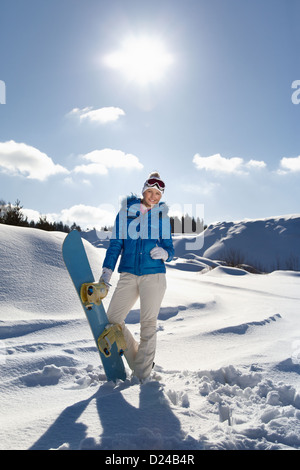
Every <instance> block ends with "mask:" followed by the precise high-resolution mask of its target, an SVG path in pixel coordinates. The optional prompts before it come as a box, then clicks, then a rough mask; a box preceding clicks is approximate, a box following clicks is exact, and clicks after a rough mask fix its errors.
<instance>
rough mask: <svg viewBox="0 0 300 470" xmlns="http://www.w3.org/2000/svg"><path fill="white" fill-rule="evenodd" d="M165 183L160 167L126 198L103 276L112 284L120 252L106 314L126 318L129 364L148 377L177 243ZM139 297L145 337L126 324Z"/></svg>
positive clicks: (116, 320) (113, 321)
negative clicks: (137, 336)
mask: <svg viewBox="0 0 300 470" xmlns="http://www.w3.org/2000/svg"><path fill="white" fill-rule="evenodd" d="M164 189H165V184H164V182H163V181H162V180H161V178H160V175H159V174H158V173H151V174H150V176H149V178H148V179H147V180H146V181H145V184H144V187H143V190H142V199H140V198H138V197H136V196H131V197H128V198H126V200H125V201H124V202H123V204H122V207H121V210H120V211H119V213H118V215H117V218H116V222H115V226H114V231H113V234H112V237H111V240H110V245H109V247H108V249H107V252H106V256H105V259H104V262H103V271H102V275H101V278H100V280H101V281H103V282H105V283H106V284H107V285H109V281H110V278H111V275H112V272H113V270H114V269H115V266H116V263H117V260H118V257H119V255H120V254H121V259H120V263H119V268H118V272H119V273H120V279H119V282H118V284H117V287H116V289H115V292H114V294H113V296H112V299H111V302H110V305H109V308H108V311H107V317H108V320H109V322H110V323H111V324H116V323H118V324H121V326H122V330H123V334H124V337H125V340H126V343H127V349H126V351H125V352H124V355H125V357H126V360H127V362H128V365H129V367H130V368H131V369H132V370H133V374H134V375H135V376H137V377H138V378H139V379H140V381H143V380H144V379H146V378H147V377H149V375H150V373H151V370H152V367H153V360H154V356H155V350H156V324H157V316H158V313H159V309H160V306H161V302H162V300H163V297H164V294H165V291H166V275H165V273H166V268H165V264H164V262H165V261H171V260H172V259H173V256H174V248H173V242H172V237H171V227H170V220H169V217H168V209H167V206H166V204H165V203H163V202H160V200H161V197H162V194H163V193H164ZM138 298H140V342H139V343H138V342H137V341H136V340H135V339H134V338H133V336H132V334H131V332H130V331H129V329H128V328H127V327H126V325H125V323H124V322H125V318H126V316H127V315H128V313H129V311H130V310H131V308H132V307H133V305H134V304H135V302H136V301H137V299H138Z"/></svg>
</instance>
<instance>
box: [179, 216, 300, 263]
mask: <svg viewBox="0 0 300 470" xmlns="http://www.w3.org/2000/svg"><path fill="white" fill-rule="evenodd" d="M187 243H188V244H189V245H190V247H189V248H188V249H187ZM174 244H175V253H176V256H177V257H179V258H187V253H188V254H189V256H194V258H195V255H196V260H197V257H198V260H199V257H204V258H208V259H210V260H221V261H223V262H226V263H229V264H233V265H248V266H249V267H252V268H254V269H255V270H257V271H260V272H271V271H274V270H278V269H281V270H298V271H299V270H300V216H299V215H290V216H285V217H273V218H267V219H260V220H246V221H241V222H220V223H216V224H212V225H210V226H209V227H208V228H207V229H206V230H205V231H204V232H203V233H202V234H200V235H197V236H196V237H181V236H178V237H177V239H175V243H174ZM200 261H201V260H200Z"/></svg>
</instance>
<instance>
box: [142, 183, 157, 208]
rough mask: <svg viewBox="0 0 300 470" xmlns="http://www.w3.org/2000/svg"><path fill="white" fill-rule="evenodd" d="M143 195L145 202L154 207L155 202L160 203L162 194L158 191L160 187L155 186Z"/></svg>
mask: <svg viewBox="0 0 300 470" xmlns="http://www.w3.org/2000/svg"><path fill="white" fill-rule="evenodd" d="M143 196H144V197H143V203H144V204H145V206H146V207H152V206H155V204H158V203H159V201H160V199H161V196H162V194H161V192H160V191H158V189H156V188H155V187H154V188H149V189H146V191H145V192H144V195H143Z"/></svg>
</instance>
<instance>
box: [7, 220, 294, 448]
mask: <svg viewBox="0 0 300 470" xmlns="http://www.w3.org/2000/svg"><path fill="white" fill-rule="evenodd" d="M268 220H269V225H268V226H267V228H266V222H264V223H261V221H257V223H254V221H252V225H251V227H252V233H251V240H255V243H256V246H259V247H260V248H261V245H262V244H263V245H264V249H263V250H262V248H261V250H260V253H261V254H260V255H259V256H260V261H261V265H263V263H265V261H266V260H267V259H268V260H269V259H271V258H272V257H273V259H274V266H276V263H277V262H278V260H279V259H282V260H283V259H286V257H287V254H288V255H289V253H291V254H292V255H293V259H294V260H295V259H296V256H298V254H299V246H300V243H299V242H300V222H299V221H300V219H299V217H296V216H293V217H286V218H284V217H282V218H280V223H279V222H278V221H277V219H272V220H271V219H268ZM225 225H226V224H223V227H225ZM242 226H243V227H245V226H246V225H245V223H244V225H242V223H240V224H228V225H226V227H227V229H226V227H225V230H223V234H225V235H224V237H223V238H222V236H221V233H222V232H220V231H219V228H220V224H219V225H218V224H217V225H216V226H215V231H214V227H210V228H209V230H208V232H207V237H208V239H207V241H205V243H208V245H207V246H208V248H205V249H204V250H202V251H197V252H196V251H195V252H194V253H193V252H192V251H191V250H188V251H189V253H187V252H186V251H185V250H184V242H186V240H185V241H184V240H179V239H177V240H176V242H175V244H176V246H177V256H178V258H177V259H176V260H174V261H173V262H172V263H171V265H170V267H169V268H168V270H167V282H168V290H167V293H166V295H165V298H164V301H163V304H162V308H161V310H160V313H159V317H158V346H157V355H156V359H155V362H156V365H155V368H154V372H153V377H152V379H151V381H149V382H148V383H146V384H143V385H140V384H139V383H138V381H137V380H136V379H130V377H129V378H128V380H126V381H125V382H119V383H117V384H114V383H111V382H107V381H106V379H105V376H104V373H103V369H102V367H101V363H100V359H99V355H98V353H97V350H96V347H95V344H94V341H93V338H92V336H91V333H90V329H89V326H88V324H87V322H86V319H85V316H84V312H83V310H82V308H81V305H80V303H79V301H78V298H77V294H76V292H75V290H74V288H73V285H72V283H71V281H70V279H69V276H68V273H67V271H66V269H65V267H64V264H63V260H62V256H61V246H62V243H63V240H64V237H65V234H63V233H58V232H55V233H48V232H44V231H40V230H37V229H30V228H20V227H11V226H6V225H0V377H1V380H0V423H1V426H0V449H114V450H118V449H151V450H155V449H158V450H170V449H176V450H179V449H185V450H196V449H300V375H299V374H300V313H299V300H300V272H297V271H291V270H286V271H284V270H282V271H279V270H277V271H273V272H271V273H269V274H252V273H249V272H247V271H245V270H243V269H237V268H229V267H225V266H223V265H222V264H223V263H219V262H218V261H217V260H218V257H217V255H216V253H217V247H218V246H220V245H222V244H223V245H224V244H226V240H229V239H230V240H232V239H233V238H235V240H236V244H235V245H234V246H235V247H236V246H239V247H244V248H245V252H246V251H247V253H248V251H249V243H250V241H249V232H248V231H247V229H246V228H247V227H246V228H244V229H242ZM255 227H256V228H255ZM268 227H269V232H268V235H267V234H266V230H268ZM270 227H273V228H272V230H271V228H270ZM276 227H277V228H276ZM217 231H218V236H217V237H216V238H215V242H214V243H210V240H212V239H213V238H212V237H214V234H216V233H217ZM284 233H285V235H286V238H285V239H283V235H284ZM272 234H273V235H274V236H272ZM278 234H281V236H278ZM246 235H247V236H246ZM267 236H268V237H269V238H268V242H267V243H265V240H266V237H267ZM243 237H244V238H243ZM91 241H92V240H91ZM190 241H191V240H190ZM227 243H230V242H227ZM85 246H86V249H87V252H88V256H89V259H90V262H91V265H92V268H93V270H94V274H95V277H96V278H97V277H99V275H100V272H101V266H102V261H103V257H104V254H105V249H104V248H101V247H100V248H99V247H98V248H96V247H95V246H92V245H91V244H90V243H89V242H87V241H85ZM98 246H99V244H98ZM100 246H101V245H100ZM208 249H210V250H211V255H210V256H209V253H208V251H207V250H208ZM214 250H215V256H212V255H213V252H214ZM251 250H252V251H253V248H251ZM297 250H298V252H297ZM257 252H258V251H257ZM264 256H265V258H264ZM209 258H211V259H209ZM212 258H213V259H214V261H212ZM245 263H247V264H250V263H251V259H247V260H245ZM212 267H214V269H212ZM117 279H118V274H117V273H114V275H113V279H112V283H113V287H112V288H111V290H110V292H109V295H108V297H107V298H106V299H105V300H104V304H105V306H107V305H108V303H109V299H110V297H111V294H112V291H113V289H114V286H115V285H116V282H117ZM138 321H139V305H138V303H137V305H136V306H135V307H134V309H133V310H132V311H131V312H130V314H129V316H128V324H129V326H130V328H131V329H132V331H133V332H134V333H135V334H136V335H137V336H138V334H139V323H138ZM128 372H129V371H128Z"/></svg>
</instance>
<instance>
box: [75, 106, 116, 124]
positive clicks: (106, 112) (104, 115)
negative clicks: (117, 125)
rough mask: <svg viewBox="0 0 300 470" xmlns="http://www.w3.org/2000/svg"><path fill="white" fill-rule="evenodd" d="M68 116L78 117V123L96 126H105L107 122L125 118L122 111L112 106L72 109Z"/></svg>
mask: <svg viewBox="0 0 300 470" xmlns="http://www.w3.org/2000/svg"><path fill="white" fill-rule="evenodd" d="M68 115H69V116H78V117H79V120H80V122H82V121H84V120H87V121H91V122H95V123H98V124H106V123H108V122H114V121H117V120H118V119H119V118H120V116H125V112H124V111H123V109H121V108H116V107H113V106H109V107H104V108H99V109H93V108H92V107H87V108H83V109H79V108H74V109H72V111H71V112H70V113H69V114H68Z"/></svg>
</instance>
